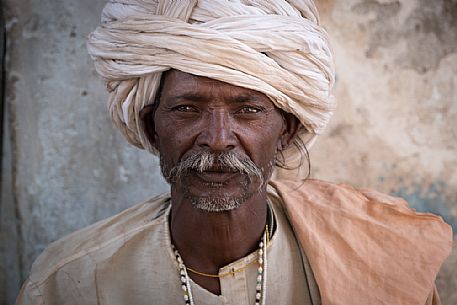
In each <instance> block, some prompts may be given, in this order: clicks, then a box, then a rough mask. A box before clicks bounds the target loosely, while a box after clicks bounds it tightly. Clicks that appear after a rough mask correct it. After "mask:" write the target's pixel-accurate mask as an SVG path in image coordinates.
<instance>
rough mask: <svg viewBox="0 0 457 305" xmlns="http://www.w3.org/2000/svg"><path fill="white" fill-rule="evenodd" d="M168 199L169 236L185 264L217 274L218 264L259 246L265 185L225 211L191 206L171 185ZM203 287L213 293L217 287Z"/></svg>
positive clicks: (226, 262)
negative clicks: (170, 204) (169, 202)
mask: <svg viewBox="0 0 457 305" xmlns="http://www.w3.org/2000/svg"><path fill="white" fill-rule="evenodd" d="M171 200H172V208H171V219H170V231H171V236H172V240H173V244H174V245H175V247H176V248H177V250H178V251H179V253H180V254H181V257H182V259H183V261H184V263H185V265H186V266H187V267H190V268H193V269H196V270H198V271H200V272H204V273H209V274H217V273H218V271H219V269H220V268H221V267H223V266H226V265H227V264H229V263H231V262H234V261H236V260H238V259H240V258H242V257H244V256H246V255H248V254H249V253H251V252H253V251H255V250H256V249H258V245H259V241H260V239H261V238H262V235H263V232H264V230H265V224H266V215H267V203H266V190H265V189H263V190H261V191H260V192H258V193H256V194H254V195H253V196H251V197H250V198H248V199H247V200H246V201H245V202H243V203H242V204H241V206H240V207H238V208H236V209H234V210H231V211H227V212H206V211H203V210H199V209H197V208H194V207H193V206H192V204H191V203H190V201H189V200H188V199H187V198H185V197H184V196H182V195H181V194H180V193H178V192H175V191H174V190H173V189H172V193H171ZM191 277H192V278H193V279H194V281H196V282H197V283H198V282H200V281H199V279H200V280H202V281H201V282H202V283H204V282H205V279H203V278H199V277H198V276H192V275H191ZM217 282H218V281H217ZM199 284H200V283H199ZM203 286H204V285H203ZM205 288H207V289H209V290H210V291H212V292H215V293H217V292H219V291H220V290H218V289H216V288H214V289H211V288H210V287H205ZM219 289H220V288H219Z"/></svg>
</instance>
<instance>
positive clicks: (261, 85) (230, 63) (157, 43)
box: [88, 0, 334, 159]
mask: <svg viewBox="0 0 457 305" xmlns="http://www.w3.org/2000/svg"><path fill="white" fill-rule="evenodd" d="M88 50H89V53H90V55H91V56H92V58H93V59H94V61H95V67H96V70H97V72H98V73H99V74H100V75H101V76H102V77H103V78H104V79H105V80H106V81H107V88H108V90H109V91H110V97H109V101H108V108H109V112H110V114H111V116H112V119H113V121H114V123H115V124H116V126H117V127H118V128H119V129H120V130H121V132H122V133H123V135H124V136H125V137H126V138H127V140H128V141H129V142H130V143H131V144H133V145H135V146H137V147H139V148H145V149H147V150H149V151H151V152H153V153H157V151H155V149H154V148H153V147H152V146H151V145H150V143H149V141H148V139H147V136H146V134H145V131H144V128H143V126H142V120H141V119H140V117H139V113H140V111H141V110H142V109H143V108H144V107H145V106H146V105H148V104H152V103H154V102H155V95H156V92H157V89H158V88H159V84H160V79H161V75H162V72H164V71H166V70H169V69H176V70H180V71H183V72H187V73H191V74H194V75H199V76H205V77H209V78H213V79H217V80H220V81H224V82H226V83H230V84H233V85H236V86H240V87H245V88H249V89H253V90H256V91H259V92H262V93H264V94H265V95H266V96H268V97H269V98H270V99H271V100H272V102H273V103H274V104H275V105H276V106H277V107H279V108H281V109H283V110H284V111H286V112H289V113H292V114H294V115H295V116H296V117H297V118H298V119H299V120H300V122H301V124H302V128H301V129H300V131H299V136H300V137H301V138H302V140H303V141H304V142H305V143H307V145H308V147H309V145H310V144H311V143H312V140H313V139H314V138H315V135H317V134H319V133H320V132H322V130H323V129H324V128H325V127H326V125H327V123H328V121H329V119H330V117H331V114H332V110H333V108H334V104H333V98H332V95H331V88H332V86H333V82H334V66H333V57H332V51H331V49H330V47H329V43H328V38H327V35H326V33H325V31H324V30H323V28H322V27H321V26H320V25H319V20H318V14H317V10H316V8H315V6H314V3H313V1H312V0H301V1H300V0H289V1H285V0H268V1H267V0H199V1H197V0H182V1H170V0H110V1H109V2H108V3H107V5H106V6H105V8H104V10H103V12H102V24H101V26H99V27H98V28H97V29H96V30H95V31H94V32H93V33H91V34H90V35H89V39H88ZM294 150H296V148H294V147H290V148H288V151H287V152H286V155H288V156H289V158H292V159H293V158H294V156H296V151H294Z"/></svg>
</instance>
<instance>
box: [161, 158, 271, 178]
mask: <svg viewBox="0 0 457 305" xmlns="http://www.w3.org/2000/svg"><path fill="white" fill-rule="evenodd" d="M218 169H219V170H221V171H227V172H239V173H241V174H244V175H246V176H248V177H249V179H250V180H251V178H254V177H255V178H259V179H261V180H262V183H263V173H262V170H261V169H260V168H259V167H258V166H257V165H255V163H254V162H253V161H252V160H251V159H250V158H249V157H248V156H243V155H240V154H238V153H235V152H232V151H227V152H222V153H217V154H216V153H212V152H209V151H193V152H190V153H189V154H186V155H184V156H183V158H182V159H181V160H180V161H179V162H178V163H177V164H176V165H175V166H173V167H172V168H171V169H170V170H168V171H167V172H166V173H164V177H165V179H166V180H167V181H176V179H178V178H180V177H181V176H182V175H184V174H186V173H187V172H189V171H197V172H200V173H201V172H204V171H208V170H212V171H214V170H218Z"/></svg>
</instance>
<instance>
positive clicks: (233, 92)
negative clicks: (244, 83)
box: [161, 70, 273, 105]
mask: <svg viewBox="0 0 457 305" xmlns="http://www.w3.org/2000/svg"><path fill="white" fill-rule="evenodd" d="M161 94H162V96H164V95H166V96H168V95H172V96H178V95H181V94H199V95H215V94H224V95H230V96H246V97H251V98H256V99H261V100H264V101H265V102H269V103H271V104H272V105H273V103H272V102H271V100H270V99H269V98H268V97H267V96H266V95H265V94H263V93H262V92H259V91H256V90H252V89H248V88H243V87H239V86H235V85H232V84H229V83H225V82H222V81H219V80H215V79H211V78H208V77H204V76H197V75H193V74H190V73H185V72H182V71H178V70H169V71H166V72H165V73H164V75H163V77H162V92H161Z"/></svg>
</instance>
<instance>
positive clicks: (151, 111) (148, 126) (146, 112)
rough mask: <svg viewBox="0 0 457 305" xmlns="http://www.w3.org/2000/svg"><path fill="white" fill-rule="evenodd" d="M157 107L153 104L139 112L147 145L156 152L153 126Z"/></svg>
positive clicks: (155, 136)
mask: <svg viewBox="0 0 457 305" xmlns="http://www.w3.org/2000/svg"><path fill="white" fill-rule="evenodd" d="M156 109H157V106H156V105H155V103H154V104H150V105H147V106H145V107H144V108H143V109H141V111H140V120H141V122H142V124H143V128H144V133H145V134H146V136H147V137H148V140H149V143H151V145H152V146H153V147H154V148H155V149H157V150H158V146H157V144H158V143H157V134H156V132H155V124H154V115H155V111H156Z"/></svg>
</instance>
